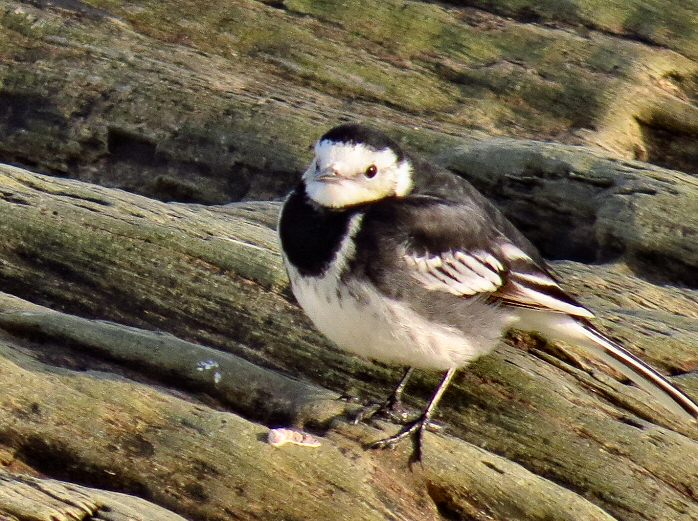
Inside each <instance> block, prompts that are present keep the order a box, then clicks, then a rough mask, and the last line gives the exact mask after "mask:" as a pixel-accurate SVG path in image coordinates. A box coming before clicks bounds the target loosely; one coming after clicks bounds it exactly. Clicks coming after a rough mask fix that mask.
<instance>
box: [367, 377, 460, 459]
mask: <svg viewBox="0 0 698 521" xmlns="http://www.w3.org/2000/svg"><path fill="white" fill-rule="evenodd" d="M455 373H456V369H455V368H451V369H449V370H448V371H447V372H446V375H445V376H444V377H443V380H441V383H440V384H439V386H438V387H437V388H436V392H435V393H434V396H432V397H431V400H430V401H429V405H427V408H426V409H424V413H423V414H422V416H420V417H419V419H418V420H416V421H414V422H412V423H409V424H407V425H405V427H404V428H403V429H402V430H401V431H400V432H398V433H397V434H396V435H395V436H391V437H389V438H385V439H383V440H379V441H377V442H375V443H374V444H373V445H371V448H372V449H384V448H386V447H393V446H395V444H397V443H398V442H400V441H401V440H404V439H405V438H407V437H408V436H414V438H413V444H414V450H413V452H412V456H411V457H410V462H415V461H421V459H422V440H423V437H424V430H425V429H426V428H427V427H428V425H429V422H430V421H431V415H432V414H433V412H434V410H435V409H436V406H437V405H438V404H439V401H440V400H441V397H442V396H443V394H444V392H446V388H448V384H449V383H451V379H452V378H453V375H454V374H455Z"/></svg>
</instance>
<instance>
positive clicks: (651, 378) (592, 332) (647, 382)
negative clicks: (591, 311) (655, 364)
mask: <svg viewBox="0 0 698 521" xmlns="http://www.w3.org/2000/svg"><path fill="white" fill-rule="evenodd" d="M577 321H578V323H579V324H580V325H581V326H582V327H583V329H584V334H585V335H586V336H587V338H589V339H590V340H592V341H593V342H594V344H595V346H594V347H596V348H597V349H598V352H599V353H600V355H601V356H602V357H603V359H604V361H605V362H606V363H608V364H609V365H610V366H612V367H613V368H615V369H617V370H618V371H620V372H621V373H623V374H624V375H625V376H627V377H628V378H630V379H631V380H632V381H633V382H635V383H636V384H637V385H638V386H640V387H641V388H643V389H644V390H645V391H647V392H648V393H650V394H651V395H652V396H656V397H657V398H658V399H659V400H660V401H661V402H662V404H663V405H664V406H665V407H667V408H668V409H669V410H672V411H677V412H680V413H688V414H689V415H690V416H691V417H693V418H696V419H698V404H696V402H695V401H693V400H692V399H691V398H689V397H688V396H687V395H686V394H685V393H684V392H683V391H681V390H680V389H679V388H677V387H676V386H674V384H672V383H671V382H669V380H667V379H666V378H665V377H664V376H662V375H661V374H660V373H658V372H657V371H656V370H655V369H653V368H652V367H650V366H649V365H647V364H646V363H645V362H643V361H642V360H640V359H639V358H637V357H636V356H634V355H633V354H632V353H629V352H628V351H626V350H625V349H624V348H623V347H622V346H620V345H619V344H617V343H615V342H613V341H612V340H610V339H609V338H607V337H606V336H605V335H603V334H602V333H601V332H600V331H599V330H597V329H596V328H595V327H594V326H593V325H592V324H591V323H590V322H587V321H586V320H584V319H578V320H577ZM677 406H678V407H677Z"/></svg>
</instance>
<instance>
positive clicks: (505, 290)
mask: <svg viewBox="0 0 698 521" xmlns="http://www.w3.org/2000/svg"><path fill="white" fill-rule="evenodd" d="M402 258H403V260H404V263H405V266H406V267H407V268H408V271H409V273H410V275H411V276H412V277H413V278H415V279H416V280H418V281H419V282H421V283H422V285H423V286H424V287H425V288H426V289H428V290H431V291H444V292H448V293H451V294H453V295H456V296H462V297H470V296H476V295H484V296H487V297H489V298H491V299H493V300H495V301H499V302H501V303H503V304H507V305H510V306H517V307H525V308H531V309H541V310H547V311H553V312H557V313H568V314H570V315H574V316H578V317H592V316H593V314H592V313H591V312H590V311H589V310H588V309H586V308H585V307H584V306H582V305H581V304H579V303H578V302H577V301H576V300H574V299H573V298H572V297H570V296H569V295H567V293H565V292H564V290H563V289H562V288H561V287H560V286H559V284H558V283H557V281H555V279H554V278H553V276H552V275H551V274H550V273H549V272H548V271H547V270H546V269H545V268H541V267H540V266H538V264H536V263H535V261H533V260H532V259H531V258H530V257H529V256H528V255H526V253H524V252H523V251H521V250H520V249H519V248H518V247H516V246H514V245H513V244H510V243H507V242H504V243H502V244H501V245H498V246H497V247H496V248H493V251H484V250H475V251H464V250H463V249H458V250H455V251H453V250H449V251H446V252H440V253H432V252H428V253H425V254H422V255H416V254H413V253H410V252H405V253H404V255H403V256H402Z"/></svg>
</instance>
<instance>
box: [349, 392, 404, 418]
mask: <svg viewBox="0 0 698 521" xmlns="http://www.w3.org/2000/svg"><path fill="white" fill-rule="evenodd" d="M416 415H417V413H416V412H415V410H413V409H410V408H409V407H406V406H405V405H403V403H402V402H401V401H400V400H396V399H394V398H393V397H390V398H389V399H388V400H386V401H385V402H383V403H371V404H369V405H367V406H366V407H364V408H363V409H361V410H360V411H359V412H358V413H357V414H356V416H354V418H353V420H352V423H353V424H354V425H358V424H359V423H361V422H365V421H368V420H370V419H372V418H374V417H380V418H384V419H387V420H389V421H392V422H393V423H398V424H400V425H405V424H407V423H409V422H410V420H413V419H414V418H415V416H416Z"/></svg>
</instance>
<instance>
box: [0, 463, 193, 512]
mask: <svg viewBox="0 0 698 521" xmlns="http://www.w3.org/2000/svg"><path fill="white" fill-rule="evenodd" d="M0 515H2V516H3V519H10V520H24V519H32V520H41V521H44V520H45V521H73V520H75V519H86V518H87V519H91V520H94V521H132V520H133V519H148V520H150V521H184V518H183V517H181V516H178V515H176V514H173V513H172V512H168V511H166V510H165V509H163V508H160V507H158V506H156V505H153V504H152V503H148V502H147V501H143V500H142V499H138V498H135V497H133V496H128V495H126V494H119V493H116V492H108V491H105V490H97V489H91V488H86V487H81V486H79V485H75V484H73V483H62V482H60V481H57V480H54V479H37V478H33V477H31V476H26V475H12V474H9V473H7V472H3V471H0ZM86 516H87V517H86Z"/></svg>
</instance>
